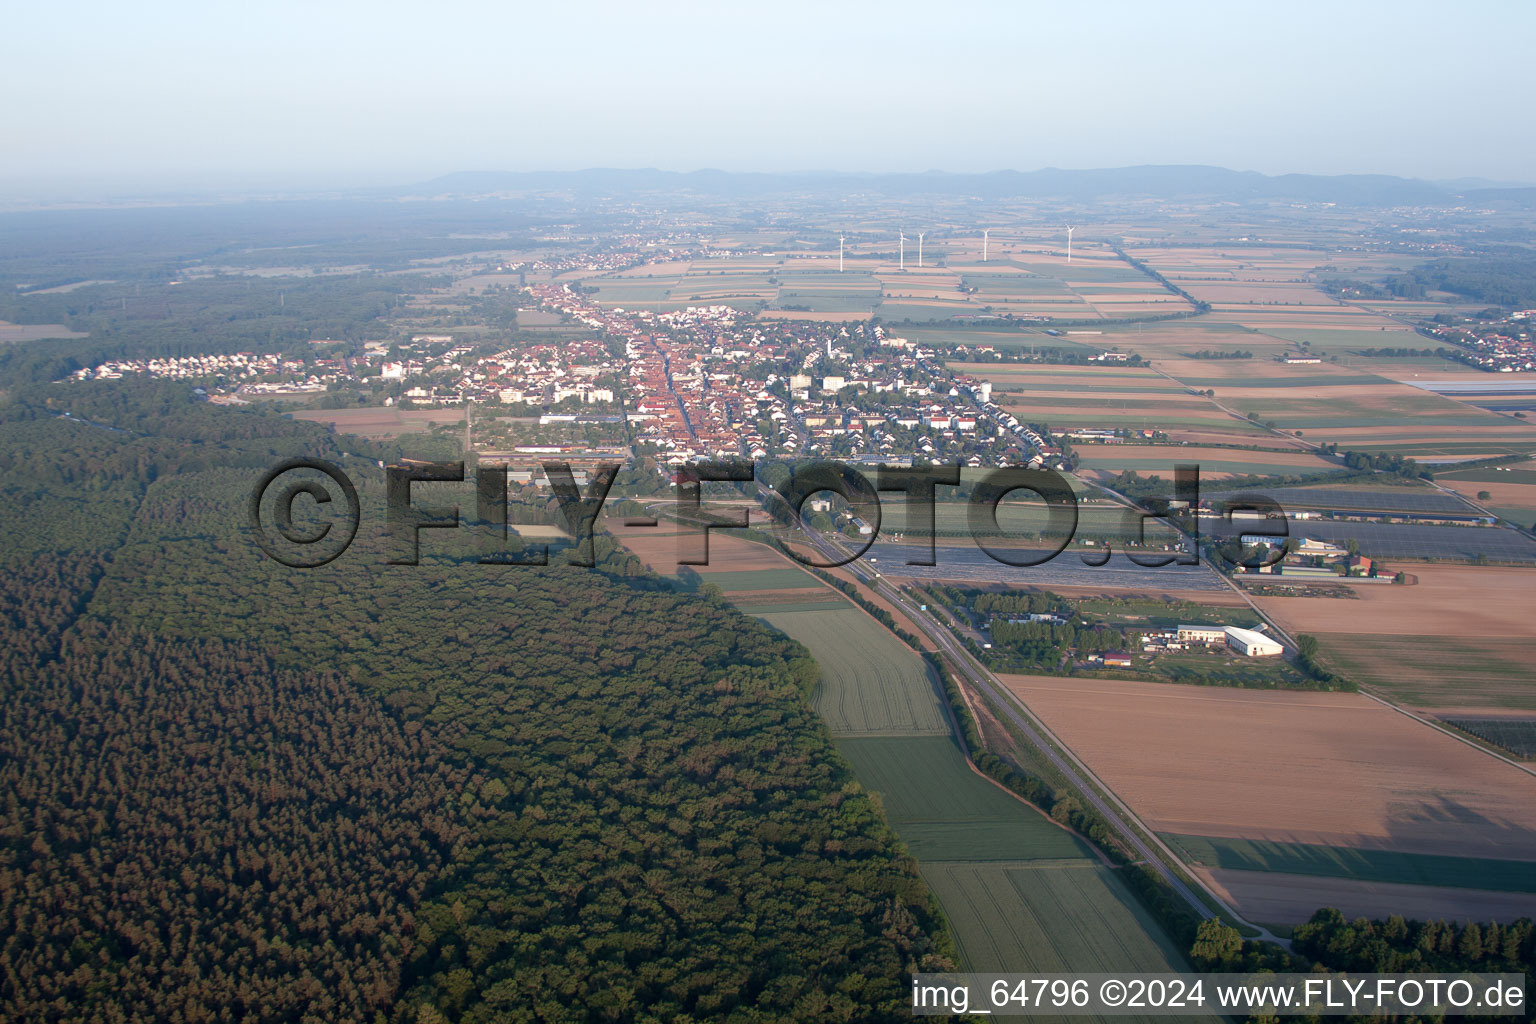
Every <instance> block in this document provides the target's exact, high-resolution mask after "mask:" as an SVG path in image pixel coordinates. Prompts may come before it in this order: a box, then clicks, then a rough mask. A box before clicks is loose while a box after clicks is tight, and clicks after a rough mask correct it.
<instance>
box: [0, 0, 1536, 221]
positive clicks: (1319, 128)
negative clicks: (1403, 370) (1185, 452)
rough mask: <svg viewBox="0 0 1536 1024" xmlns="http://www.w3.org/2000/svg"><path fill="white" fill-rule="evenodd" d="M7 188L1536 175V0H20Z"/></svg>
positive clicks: (4, 74) (6, 110) (2, 182)
mask: <svg viewBox="0 0 1536 1024" xmlns="http://www.w3.org/2000/svg"><path fill="white" fill-rule="evenodd" d="M7 8H8V10H7V12H6V14H5V18H4V22H5V24H6V36H7V40H8V42H9V45H8V46H7V47H6V56H5V59H4V60H3V61H0V97H3V100H4V101H3V102H0V193H5V194H7V195H9V196H11V197H13V198H14V197H19V196H24V195H29V194H34V193H35V194H36V195H39V196H42V195H45V194H51V193H59V192H66V191H69V190H71V189H76V190H85V191H89V190H109V191H110V190H119V191H125V192H127V191H133V190H155V189H173V188H182V187H207V188H224V187H238V188H247V187H273V188H288V187H298V188H333V187H346V186H373V185H388V184H404V183H409V182H416V181H422V180H426V179H429V178H432V177H435V176H437V175H440V174H446V173H451V172H455V171H485V170H569V169H578V168H584V167H659V168H663V169H667V170H695V169H699V168H705V167H713V168H721V169H726V170H758V171H791V170H842V171H877V172H878V171H923V170H945V171H989V170H998V169H1003V168H1012V169H1017V170H1033V169H1036V168H1040V167H1120V166H1128V165H1135V164H1153V163H1180V164H1215V165H1220V166H1224V167H1230V168H1233V169H1237V170H1256V171H1261V172H1264V173H1268V174H1279V173H1290V172H1303V173H1319V174H1339V173H1385V174H1398V175H1403V176H1407V177H1423V178H1429V179H1451V178H1460V177H1481V178H1488V179H1492V180H1496V181H1519V182H1531V181H1536V133H1533V132H1531V131H1530V130H1529V128H1530V120H1531V115H1530V106H1531V103H1532V101H1533V100H1536V76H1533V75H1532V74H1531V72H1530V64H1529V54H1528V45H1529V40H1530V39H1532V38H1536V32H1533V30H1536V4H1533V3H1529V2H1526V0H1511V2H1507V3H1492V2H1484V3H1472V4H1462V5H1448V4H1445V3H1443V2H1437V3H1434V4H1427V3H1419V2H1416V0H1397V2H1390V3H1375V2H1339V0H1332V2H1329V3H1311V2H1305V0H1303V2H1295V0H1293V2H1287V3H1285V4H1234V3H1230V2H1226V3H1180V2H1145V0H1143V2H1137V3H1117V2H1106V3H1097V4H1069V3H1062V2H1060V0H1054V2H1051V3H1047V4H1034V3H1025V2H1002V3H995V4H993V3H975V2H970V0H943V2H928V3H922V4H912V3H902V2H891V3H880V4H862V3H849V4H839V3H836V2H832V0H818V2H814V3H805V2H798V0H788V2H773V3H766V2H760V3H756V4H750V5H748V4H732V3H730V2H728V0H726V2H714V3H678V2H669V0H640V2H634V0H628V2H623V3H609V2H596V3H591V2H589V3H569V2H567V3H563V4H538V5H528V4H520V3H515V2H506V0H498V2H494V3H481V2H467V0H442V2H437V3H432V4H424V3H420V2H415V3H409V4H406V3H397V2H394V0H368V2H355V0H334V2H325V0H312V2H309V3H302V4H301V3H288V2H285V0H276V2H265V3H257V4H226V3H210V2H207V0H199V2H196V3H191V2H180V0H174V2H166V0H145V2H141V3H133V4H125V3H121V2H120V0H114V2H111V3H105V2H70V0H54V2H50V3H32V4H26V5H23V4H21V3H20V2H19V0H12V2H11V3H10V4H8V5H7Z"/></svg>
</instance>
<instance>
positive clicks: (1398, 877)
mask: <svg viewBox="0 0 1536 1024" xmlns="http://www.w3.org/2000/svg"><path fill="white" fill-rule="evenodd" d="M1163 839H1164V840H1165V841H1166V842H1168V843H1169V844H1170V845H1173V846H1175V847H1176V848H1178V849H1179V850H1181V851H1183V853H1184V854H1185V856H1186V857H1187V858H1188V859H1190V860H1191V861H1193V862H1194V863H1196V864H1200V865H1202V866H1204V867H1212V868H1229V869H1232V870H1239V871H1278V872H1281V873H1283V874H1290V875H1314V876H1322V877H1325V878H1355V879H1359V880H1360V881H1363V882H1391V883H1397V884H1402V885H1444V886H1451V887H1453V888H1458V889H1492V890H1495V891H1499V892H1536V861H1523V860H1492V859H1488V858H1484V857H1444V856H1437V855H1434V854H1425V853H1402V852H1399V851H1397V850H1366V849H1357V848H1353V847H1343V846H1315V845H1311V844H1308V843H1280V842H1266V841H1262V840H1255V839H1227V838H1219V837H1210V836H1187V835H1178V834H1175V833H1164V834H1163Z"/></svg>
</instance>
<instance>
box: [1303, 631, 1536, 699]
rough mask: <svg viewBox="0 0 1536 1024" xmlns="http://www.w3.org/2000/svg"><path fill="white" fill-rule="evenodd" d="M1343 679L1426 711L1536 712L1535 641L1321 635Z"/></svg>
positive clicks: (1326, 653)
mask: <svg viewBox="0 0 1536 1024" xmlns="http://www.w3.org/2000/svg"><path fill="white" fill-rule="evenodd" d="M1317 638H1318V640H1319V641H1320V643H1321V645H1322V651H1323V657H1324V659H1325V660H1326V661H1327V662H1328V664H1329V665H1330V666H1332V667H1333V668H1335V669H1337V670H1338V672H1339V674H1340V675H1342V676H1344V677H1345V678H1347V679H1352V680H1354V681H1356V682H1358V683H1360V684H1361V685H1363V686H1369V687H1371V688H1372V689H1376V690H1380V691H1381V692H1383V693H1384V694H1386V695H1387V696H1389V697H1391V698H1392V699H1394V700H1398V701H1402V702H1403V703H1406V704H1416V705H1419V706H1421V707H1467V708H1507V709H1511V710H1518V711H1536V687H1532V686H1531V665H1532V663H1533V662H1536V640H1529V639H1525V638H1521V637H1476V638H1470V637H1469V638H1467V639H1456V638H1453V637H1445V636H1412V635H1399V634H1375V633H1318V634H1317Z"/></svg>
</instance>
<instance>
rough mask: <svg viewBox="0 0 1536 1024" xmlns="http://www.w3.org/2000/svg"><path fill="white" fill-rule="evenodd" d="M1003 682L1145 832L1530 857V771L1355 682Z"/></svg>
mask: <svg viewBox="0 0 1536 1024" xmlns="http://www.w3.org/2000/svg"><path fill="white" fill-rule="evenodd" d="M1004 681H1005V682H1006V683H1007V685H1008V686H1009V688H1010V689H1011V690H1012V691H1013V692H1014V693H1015V694H1017V695H1018V696H1019V697H1020V698H1021V699H1022V700H1023V701H1024V702H1025V703H1026V704H1028V705H1029V707H1030V708H1031V709H1033V710H1034V711H1035V712H1036V714H1038V715H1040V716H1041V718H1043V719H1044V720H1045V722H1046V724H1047V725H1049V726H1050V727H1051V729H1052V730H1053V731H1054V732H1055V733H1056V734H1057V735H1058V736H1059V737H1061V739H1062V740H1063V741H1064V742H1065V743H1067V744H1068V745H1069V746H1070V747H1071V748H1072V749H1073V750H1074V751H1075V752H1076V753H1077V754H1078V755H1079V756H1080V757H1082V758H1083V760H1084V761H1085V762H1086V763H1087V764H1088V766H1089V767H1090V768H1091V769H1093V771H1094V773H1095V774H1096V775H1098V777H1099V778H1100V779H1101V780H1103V781H1104V783H1105V784H1106V785H1108V786H1109V787H1110V788H1111V789H1113V790H1114V791H1115V792H1116V793H1117V794H1119V795H1120V797H1121V798H1122V799H1124V800H1125V801H1126V802H1127V803H1128V804H1130V805H1131V806H1132V807H1133V808H1134V809H1135V810H1136V811H1137V813H1138V814H1139V815H1140V816H1141V818H1142V819H1143V820H1144V821H1146V822H1147V824H1148V825H1149V826H1150V827H1151V828H1153V829H1154V830H1155V831H1158V832H1167V833H1175V834H1178V835H1186V836H1207V837H1220V838H1229V839H1246V840H1255V841H1270V842H1279V843H1303V844H1308V845H1315V846H1326V847H1344V848H1350V849H1364V850H1384V851H1393V852H1398V853H1411V854H1424V855H1429V856H1440V857H1454V858H1482V859H1489V860H1526V861H1531V862H1532V863H1533V864H1536V777H1533V776H1531V775H1529V774H1527V773H1526V772H1524V771H1522V770H1521V769H1520V768H1518V767H1515V766H1513V765H1510V764H1506V763H1504V762H1501V761H1499V760H1498V759H1496V758H1494V757H1492V756H1490V755H1488V754H1486V753H1484V752H1482V751H1479V750H1477V749H1475V748H1474V747H1472V746H1469V745H1468V744H1465V743H1462V742H1460V741H1459V740H1457V739H1455V738H1453V737H1451V736H1448V735H1446V734H1444V733H1442V732H1440V731H1438V730H1436V729H1433V728H1432V727H1430V726H1427V725H1424V724H1423V723H1421V722H1417V721H1415V720H1413V719H1412V718H1410V717H1408V716H1407V715H1404V714H1402V713H1400V712H1398V711H1395V710H1393V709H1391V708H1388V707H1385V706H1383V705H1381V704H1379V703H1377V702H1375V701H1372V700H1370V699H1369V698H1367V697H1364V696H1361V695H1359V694H1353V693H1318V692H1304V693H1287V692H1279V691H1272V690H1270V691H1250V690H1226V689H1213V688H1208V687H1189V686H1175V685H1167V684H1157V683H1130V682H1109V681H1102V680H1091V681H1090V680H1068V679H1061V678H1053V677H1041V676H1007V677H1004Z"/></svg>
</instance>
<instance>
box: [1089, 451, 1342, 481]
mask: <svg viewBox="0 0 1536 1024" xmlns="http://www.w3.org/2000/svg"><path fill="white" fill-rule="evenodd" d="M1074 449H1075V450H1076V452H1077V454H1078V466H1079V471H1086V472H1089V473H1092V474H1093V475H1095V476H1097V477H1099V478H1101V479H1104V480H1108V479H1109V478H1110V477H1113V476H1115V475H1117V474H1119V473H1122V472H1124V471H1125V470H1128V469H1129V470H1135V471H1136V472H1138V473H1140V474H1141V475H1143V476H1148V475H1150V474H1153V473H1155V474H1157V475H1158V476H1161V477H1162V478H1163V479H1165V480H1172V479H1173V467H1174V465H1175V464H1176V463H1194V464H1195V465H1197V466H1199V467H1200V479H1201V480H1221V479H1222V478H1223V477H1230V476H1249V475H1252V476H1301V475H1303V474H1312V473H1327V472H1331V471H1334V470H1337V469H1338V468H1339V467H1338V464H1337V463H1336V462H1333V461H1331V460H1329V459H1326V458H1323V457H1321V456H1318V455H1316V454H1313V453H1312V452H1309V451H1304V450H1300V449H1290V450H1278V449H1266V450H1244V449H1237V448H1201V447H1198V446H1194V445H1187V446H1186V445H1140V444H1137V445H1130V444H1114V445H1108V444H1078V445H1075V446H1074Z"/></svg>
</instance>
